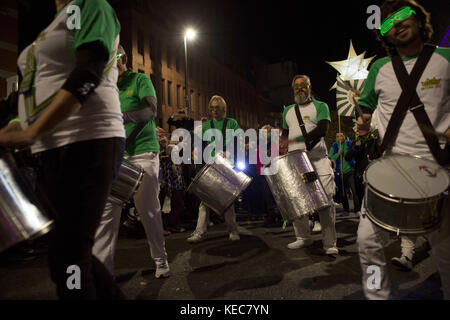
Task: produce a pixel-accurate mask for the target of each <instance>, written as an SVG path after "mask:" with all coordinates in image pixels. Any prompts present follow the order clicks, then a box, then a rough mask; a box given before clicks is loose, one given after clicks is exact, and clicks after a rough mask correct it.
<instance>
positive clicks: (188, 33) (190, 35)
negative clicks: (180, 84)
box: [184, 29, 195, 115]
mask: <svg viewBox="0 0 450 320" xmlns="http://www.w3.org/2000/svg"><path fill="white" fill-rule="evenodd" d="M194 37H195V31H194V30H192V29H187V30H186V32H185V34H184V65H185V75H184V77H185V78H184V81H185V83H186V95H185V100H186V108H185V110H186V115H188V114H189V111H190V104H189V86H188V78H189V72H188V56H187V40H188V39H193V38H194Z"/></svg>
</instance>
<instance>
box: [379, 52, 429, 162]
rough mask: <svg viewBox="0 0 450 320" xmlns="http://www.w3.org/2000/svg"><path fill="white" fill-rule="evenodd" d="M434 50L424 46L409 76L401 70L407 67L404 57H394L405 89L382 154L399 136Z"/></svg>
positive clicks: (395, 66) (382, 144) (395, 69)
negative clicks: (418, 84) (404, 63)
mask: <svg viewBox="0 0 450 320" xmlns="http://www.w3.org/2000/svg"><path fill="white" fill-rule="evenodd" d="M433 52H434V47H431V46H428V45H426V46H424V48H423V50H422V52H421V53H420V55H419V58H418V59H417V61H416V63H415V65H414V68H413V69H412V71H411V74H410V75H409V76H408V74H407V73H406V78H405V74H402V73H401V72H399V70H400V68H402V67H403V68H405V66H404V65H403V61H402V59H401V58H400V56H398V55H395V56H393V57H392V65H393V67H394V71H395V73H396V75H397V77H398V75H399V74H402V76H401V78H399V82H400V83H404V86H402V89H403V91H402V93H401V95H400V97H399V99H398V101H397V105H396V106H395V108H394V111H393V113H392V116H391V118H390V120H389V123H388V126H387V128H386V133H385V134H384V138H383V141H382V143H381V146H380V152H381V154H383V153H384V151H386V149H387V148H388V147H389V146H391V145H392V144H393V143H394V141H395V139H396V138H397V135H398V131H399V128H400V126H401V125H402V123H403V120H404V119H405V116H406V112H407V111H408V107H409V105H410V101H411V99H412V97H413V94H414V93H415V92H416V87H417V83H418V82H419V79H420V77H421V76H422V74H423V71H424V70H425V67H426V65H427V64H428V61H429V60H430V58H431V55H432V54H433ZM405 71H406V70H405Z"/></svg>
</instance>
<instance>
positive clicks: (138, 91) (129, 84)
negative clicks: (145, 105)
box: [117, 70, 159, 156]
mask: <svg viewBox="0 0 450 320" xmlns="http://www.w3.org/2000/svg"><path fill="white" fill-rule="evenodd" d="M117 86H118V87H119V97H120V107H121V109H122V112H128V111H136V110H139V109H141V108H142V107H141V100H142V99H143V98H144V97H154V98H155V99H156V93H155V88H154V87H153V84H152V82H151V80H150V78H149V77H148V76H146V75H145V74H142V73H137V72H133V71H131V70H128V71H127V72H126V73H125V74H124V75H123V76H122V77H121V78H120V79H119V81H118V82H117ZM136 126H138V124H137V123H134V122H130V123H127V124H125V131H126V136H127V138H128V137H129V136H130V135H131V133H132V132H133V130H134V128H136ZM145 152H156V153H159V144H158V139H157V133H156V124H155V120H150V121H149V122H147V124H146V125H145V126H144V128H142V130H141V131H140V132H139V133H138V135H137V136H136V138H135V139H134V141H133V142H132V143H131V144H130V145H129V146H128V148H127V150H125V155H126V156H135V155H138V154H141V153H145Z"/></svg>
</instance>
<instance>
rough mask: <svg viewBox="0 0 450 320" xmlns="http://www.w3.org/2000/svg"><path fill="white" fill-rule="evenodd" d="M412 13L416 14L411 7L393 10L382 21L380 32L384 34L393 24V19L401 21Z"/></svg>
mask: <svg viewBox="0 0 450 320" xmlns="http://www.w3.org/2000/svg"><path fill="white" fill-rule="evenodd" d="M412 14H416V12H415V11H414V10H413V9H411V7H409V6H407V7H403V8H401V9H400V10H398V11H396V12H394V13H393V14H392V15H390V16H389V17H387V18H386V19H384V21H383V23H382V24H381V26H380V33H381V35H382V36H384V35H385V34H386V33H388V32H389V30H391V29H392V27H393V26H394V21H403V20H405V19H407V18H409V17H410V16H411V15H412Z"/></svg>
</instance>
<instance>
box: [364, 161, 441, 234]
mask: <svg viewBox="0 0 450 320" xmlns="http://www.w3.org/2000/svg"><path fill="white" fill-rule="evenodd" d="M364 182H365V184H366V189H365V196H364V207H365V209H366V211H367V216H368V217H369V219H370V220H371V221H372V222H373V223H375V224H376V225H378V226H380V227H381V228H384V229H386V230H388V231H392V232H395V233H397V234H412V235H420V234H424V233H428V232H430V231H432V230H434V229H436V228H437V227H439V225H440V222H441V221H442V214H443V212H442V211H443V210H441V209H442V205H443V200H444V198H445V197H446V196H448V187H449V182H450V178H449V173H448V171H447V170H446V169H444V168H442V167H441V166H439V165H438V164H437V163H435V162H434V161H431V160H427V159H422V158H419V157H413V156H409V155H389V156H384V157H382V158H380V159H377V160H375V161H373V162H372V163H370V164H369V166H368V167H367V169H366V171H365V172H364Z"/></svg>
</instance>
